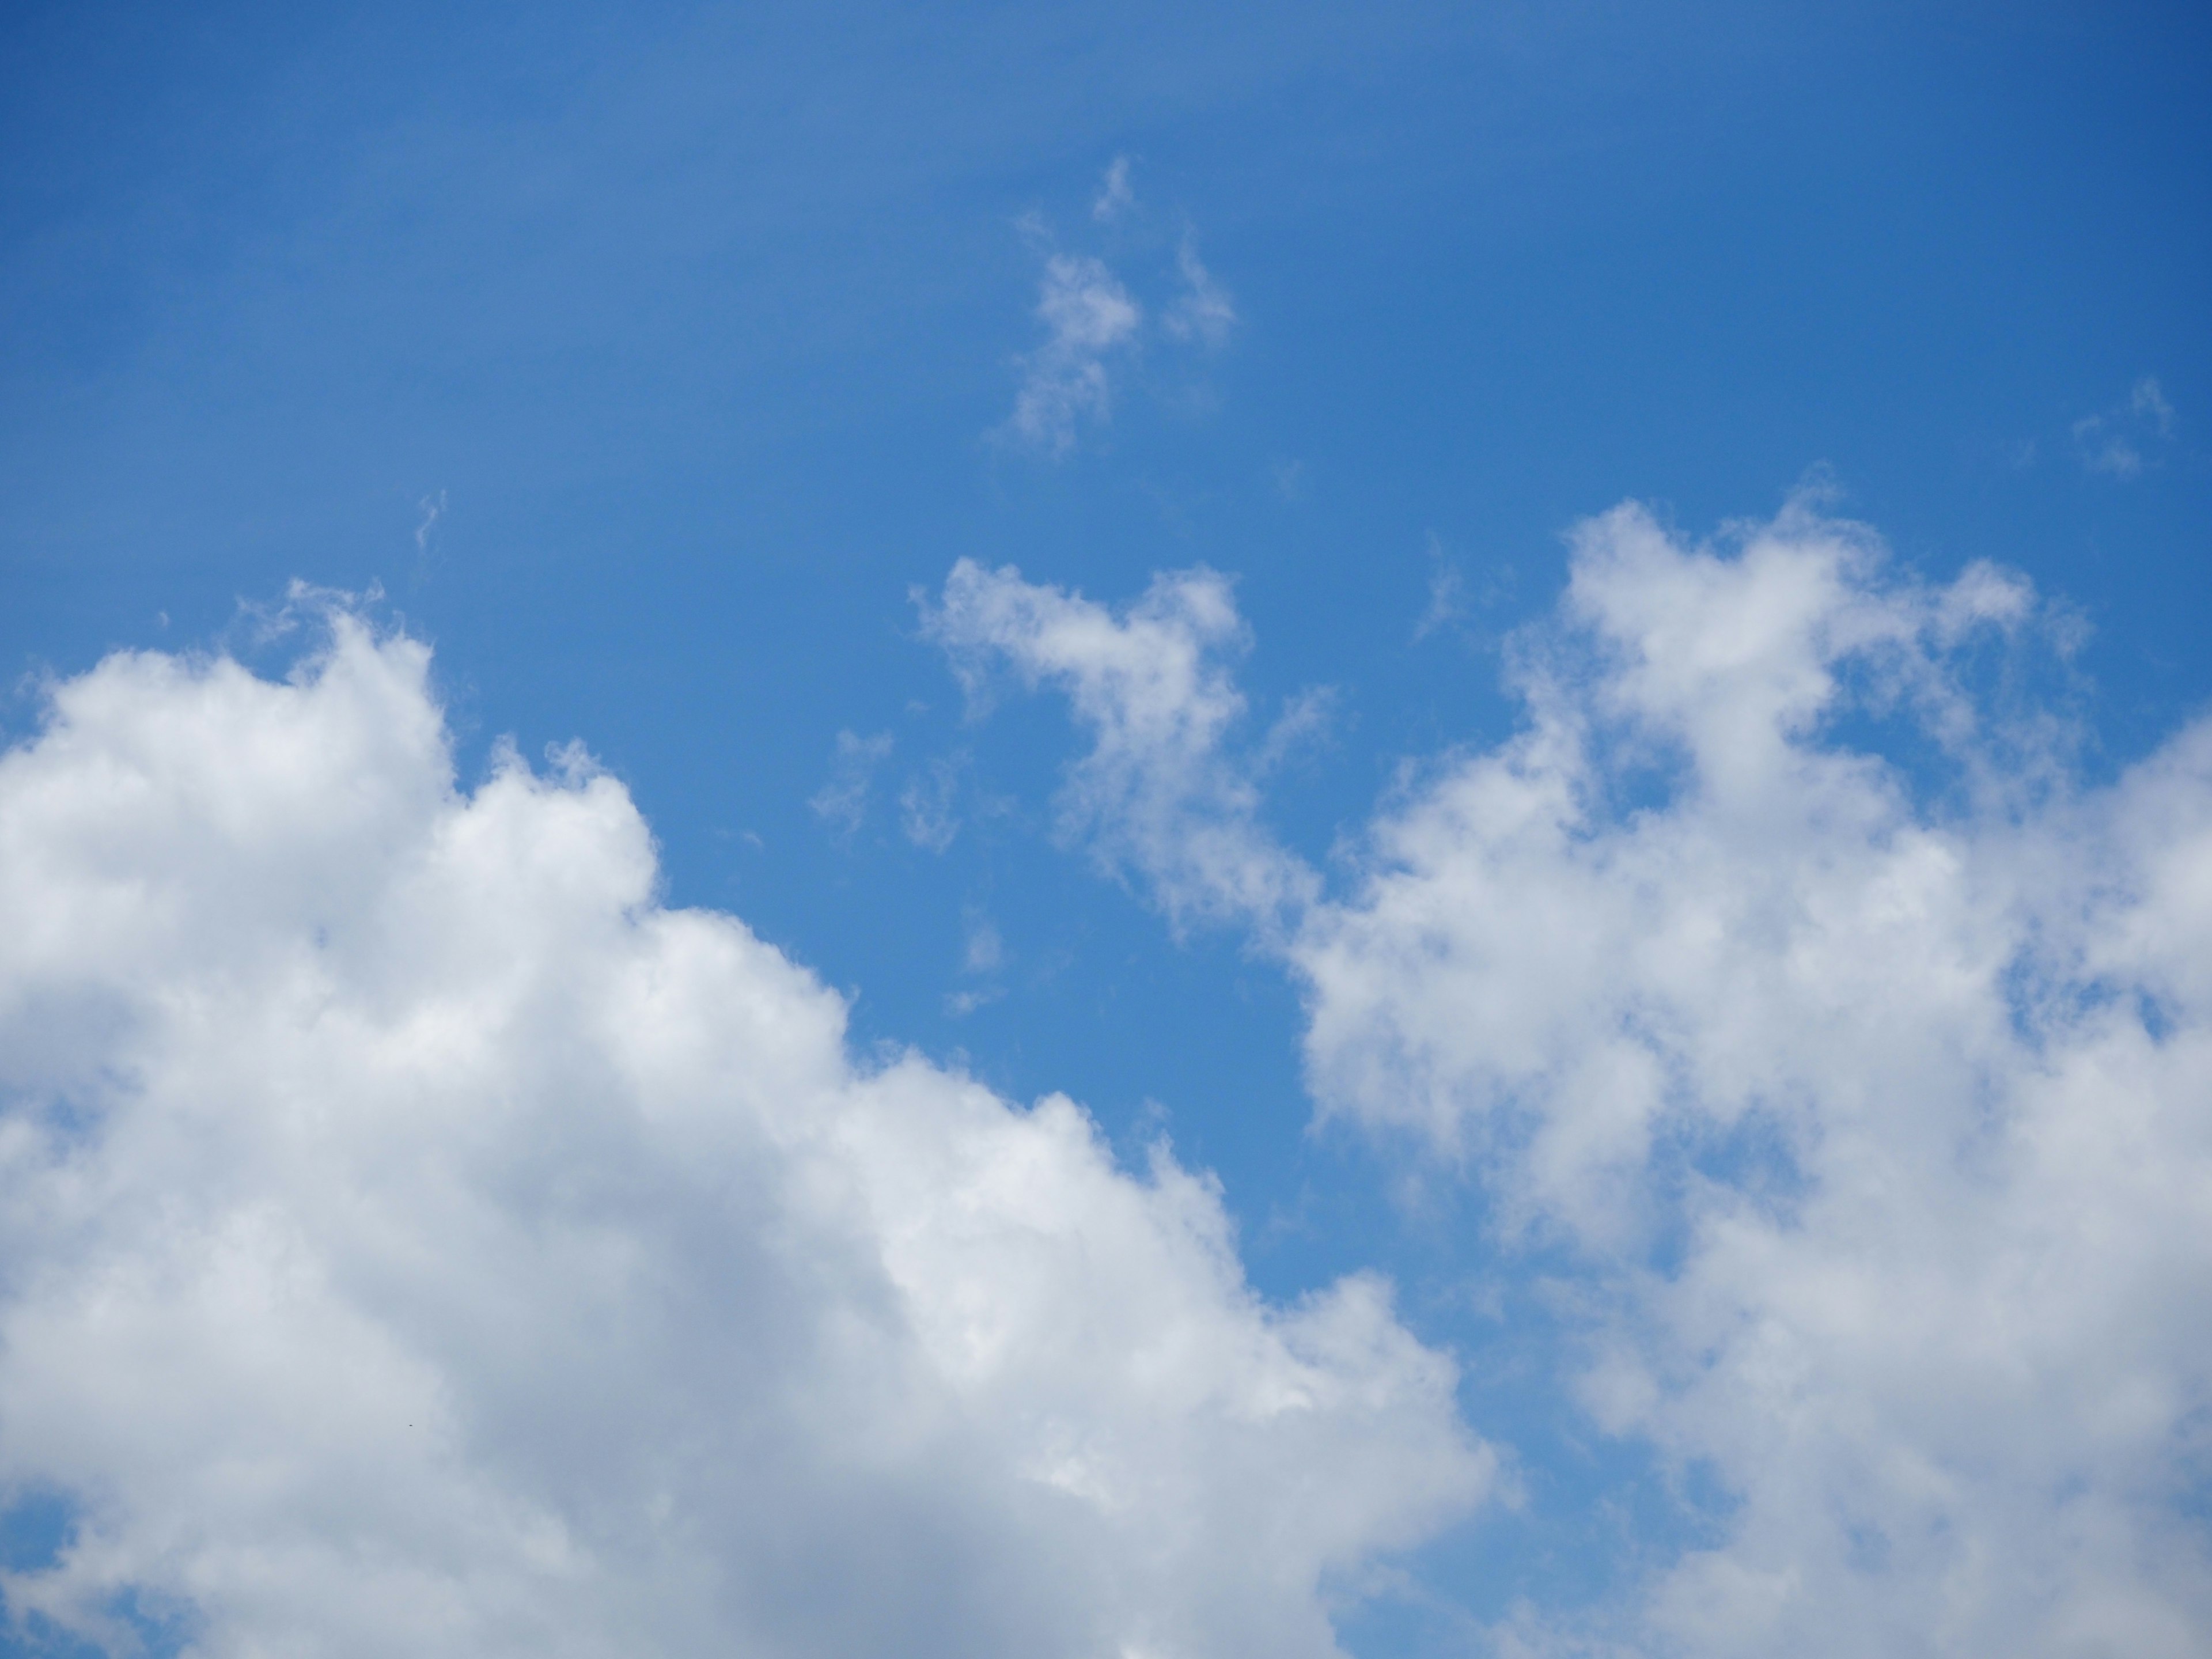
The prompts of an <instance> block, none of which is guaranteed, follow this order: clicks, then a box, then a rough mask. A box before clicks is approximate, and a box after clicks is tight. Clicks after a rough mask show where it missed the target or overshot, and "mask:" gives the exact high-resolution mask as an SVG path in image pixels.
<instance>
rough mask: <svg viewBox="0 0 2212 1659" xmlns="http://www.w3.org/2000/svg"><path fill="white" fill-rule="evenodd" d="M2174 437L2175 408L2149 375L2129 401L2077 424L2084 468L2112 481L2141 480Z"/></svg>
mask: <svg viewBox="0 0 2212 1659" xmlns="http://www.w3.org/2000/svg"><path fill="white" fill-rule="evenodd" d="M2172 436H2173V405H2172V404H2169V403H2168V402H2166V394H2165V392H2162V391H2160V388H2159V384H2158V381H2157V380H2156V379H2155V378H2154V377H2153V376H2151V375H2148V374H2146V375H2144V376H2143V377H2142V379H2141V380H2137V381H2136V383H2135V386H2134V387H2133V388H2132V389H2131V390H2130V392H2129V393H2128V397H2127V401H2126V402H2124V403H2123V404H2119V405H2118V406H2117V407H2115V408H2112V409H2108V410H2106V411H2104V413H2102V414H2100V415H2085V416H2082V417H2081V419H2080V420H2078V421H2076V422H2074V447H2075V453H2076V454H2078V455H2079V456H2080V457H2081V465H2083V466H2084V467H2086V468H2087V469H2088V470H2089V471H2092V472H2101V473H2104V474H2105V475H2106V477H2113V478H2122V479H2126V478H2134V477H2141V476H2142V471H2143V470H2144V468H2145V467H2147V466H2148V465H2152V464H2154V459H2155V457H2156V454H2157V452H2158V451H2159V450H2160V449H2161V448H2162V447H2164V446H2165V445H2166V442H2167V441H2169V440H2171V439H2172Z"/></svg>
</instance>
